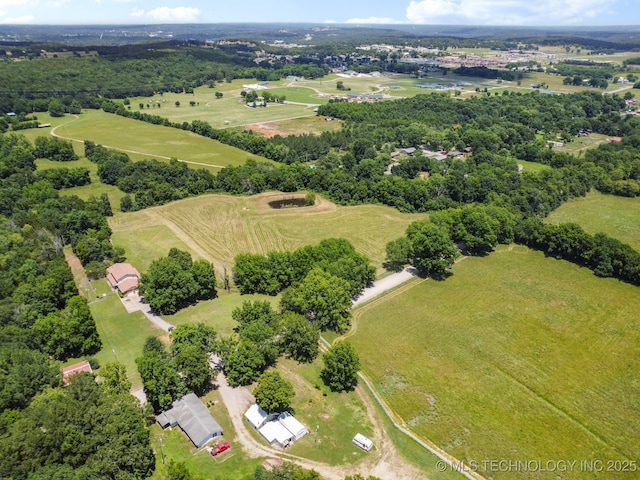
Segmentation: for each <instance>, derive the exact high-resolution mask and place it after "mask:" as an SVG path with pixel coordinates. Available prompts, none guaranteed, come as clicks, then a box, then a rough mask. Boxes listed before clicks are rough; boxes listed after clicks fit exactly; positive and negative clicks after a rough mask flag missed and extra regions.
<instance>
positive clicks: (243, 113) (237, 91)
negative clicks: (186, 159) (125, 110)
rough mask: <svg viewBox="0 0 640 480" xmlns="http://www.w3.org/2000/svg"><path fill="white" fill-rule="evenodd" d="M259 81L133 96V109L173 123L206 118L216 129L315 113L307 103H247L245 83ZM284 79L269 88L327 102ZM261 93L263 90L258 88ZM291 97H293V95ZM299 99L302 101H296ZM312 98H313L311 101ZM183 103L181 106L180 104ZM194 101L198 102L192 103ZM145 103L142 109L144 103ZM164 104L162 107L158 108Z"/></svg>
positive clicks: (279, 92) (292, 98) (245, 80)
mask: <svg viewBox="0 0 640 480" xmlns="http://www.w3.org/2000/svg"><path fill="white" fill-rule="evenodd" d="M254 83H256V81H250V80H247V79H244V80H234V81H233V82H231V83H222V84H217V86H216V88H209V87H199V88H196V89H195V91H194V93H193V94H186V93H165V94H163V95H154V96H153V97H137V98H132V99H131V110H133V111H138V110H139V111H142V112H146V113H149V114H151V115H160V116H162V117H165V118H168V119H169V120H171V121H172V122H179V123H182V122H192V121H193V120H203V121H205V122H208V123H209V124H210V125H211V126H212V127H213V128H227V127H241V126H244V125H248V124H251V123H257V122H268V121H274V120H285V119H289V118H296V117H300V116H313V115H315V113H314V112H313V109H311V108H308V107H307V106H305V105H295V104H287V103H285V104H276V103H270V104H269V105H268V106H267V107H264V108H260V107H259V108H250V107H247V106H246V105H245V100H244V98H243V97H242V95H241V92H242V91H243V90H249V89H248V88H245V87H244V85H252V84H254ZM282 85H283V84H282V82H276V83H275V84H274V85H271V84H269V87H272V86H275V88H269V90H270V91H273V92H274V93H275V92H277V94H278V95H285V97H286V98H287V100H289V101H295V102H297V101H300V102H302V103H312V104H316V105H319V104H320V103H323V102H321V101H320V99H317V98H312V97H310V94H313V93H314V92H313V91H312V90H308V89H304V90H308V92H309V93H307V92H305V91H303V89H300V88H297V87H291V88H288V87H286V86H282ZM216 92H221V93H222V94H223V96H222V98H216V96H215V95H216ZM257 92H258V93H260V90H257ZM290 97H291V98H290ZM297 98H299V99H301V100H296V99H297ZM308 100H309V101H308ZM176 102H180V106H179V107H178V106H176V104H175V103H176ZM191 102H195V103H194V105H193V106H192V105H191ZM141 103H142V104H143V105H144V108H143V109H140V104H141ZM154 105H161V107H154Z"/></svg>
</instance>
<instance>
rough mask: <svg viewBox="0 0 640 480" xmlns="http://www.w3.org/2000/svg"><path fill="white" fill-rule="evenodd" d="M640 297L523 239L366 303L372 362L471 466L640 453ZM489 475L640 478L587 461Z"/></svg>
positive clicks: (416, 416)
mask: <svg viewBox="0 0 640 480" xmlns="http://www.w3.org/2000/svg"><path fill="white" fill-rule="evenodd" d="M638 311H640V295H638V288H637V287H634V286H631V285H627V284H624V283H621V282H618V281H616V280H612V279H601V278H598V277H596V276H594V275H593V274H592V273H591V272H590V271H589V270H587V269H584V268H580V267H577V266H575V265H573V264H570V263H568V262H564V261H559V260H554V259H549V258H545V257H544V255H543V254H542V253H540V252H535V251H532V250H529V249H527V248H526V247H523V246H509V247H500V248H499V249H498V251H497V252H495V253H492V254H491V255H489V256H488V257H485V258H465V259H464V260H463V261H460V262H458V263H457V264H456V265H455V266H454V268H453V276H451V277H450V278H448V279H446V280H445V281H443V282H436V281H433V280H425V281H417V282H415V283H414V284H413V286H412V287H411V288H408V289H403V290H402V291H401V292H400V293H398V294H397V295H391V296H389V297H387V299H386V300H383V301H377V302H373V303H372V304H370V305H369V306H365V307H363V308H362V309H361V310H359V311H356V322H357V329H356V330H355V332H354V334H353V335H352V336H351V337H350V340H351V341H352V342H353V343H354V345H355V347H356V349H357V351H358V352H359V354H360V359H361V363H362V369H363V371H364V373H365V374H366V375H367V376H369V377H370V378H371V379H372V380H373V382H374V384H375V386H376V388H377V390H378V391H379V392H380V393H381V395H382V396H383V398H384V399H385V400H386V401H387V402H388V404H389V405H390V406H391V408H392V409H393V410H394V411H395V412H396V413H397V414H398V415H399V416H400V417H401V418H402V419H403V420H404V422H405V423H406V425H407V426H408V427H410V428H411V429H412V430H414V431H415V432H416V433H418V434H419V435H422V436H424V437H426V438H429V439H430V440H432V441H434V442H435V443H437V444H438V445H439V446H441V447H442V448H444V449H446V450H447V451H448V452H450V453H451V454H453V455H454V456H456V457H457V458H458V459H460V460H464V461H465V462H472V461H475V462H479V463H480V464H482V463H481V462H483V461H485V460H498V461H499V460H507V461H523V462H527V461H541V462H547V461H554V460H555V461H558V460H576V461H578V462H581V461H583V460H585V461H597V460H600V461H602V462H604V463H603V464H604V465H606V464H607V463H606V461H607V460H624V459H629V460H636V459H638V458H640V404H639V403H638V400H637V399H638V398H639V397H640V355H638V344H639V343H640V331H639V330H638V327H640V321H639V317H638V315H637V313H638ZM479 473H480V474H482V475H484V476H485V477H486V478H498V479H510V478H535V479H556V478H632V477H633V478H635V477H634V474H633V473H632V474H629V473H621V474H619V475H617V476H616V474H615V473H612V472H608V473H605V474H604V475H603V472H602V471H600V472H596V473H589V472H586V471H584V469H580V468H576V470H575V471H568V472H563V473H562V474H561V476H558V472H557V471H555V472H553V471H546V472H540V471H538V472H535V473H530V474H523V473H515V472H514V471H511V472H508V471H502V472H501V471H495V470H494V471H489V470H482V469H481V470H480V471H479Z"/></svg>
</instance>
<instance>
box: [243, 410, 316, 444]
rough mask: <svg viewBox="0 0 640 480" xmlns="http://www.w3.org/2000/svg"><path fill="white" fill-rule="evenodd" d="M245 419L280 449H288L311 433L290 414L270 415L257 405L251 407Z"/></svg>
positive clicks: (245, 414)
mask: <svg viewBox="0 0 640 480" xmlns="http://www.w3.org/2000/svg"><path fill="white" fill-rule="evenodd" d="M244 418H245V420H246V421H247V423H248V424H249V425H251V426H252V427H253V428H254V430H257V431H258V433H260V435H262V436H263V437H264V439H265V440H266V441H267V442H269V444H271V445H273V446H274V447H278V448H286V447H287V446H288V445H289V444H290V443H291V442H293V441H295V440H300V439H301V438H302V437H304V436H305V435H306V434H307V433H309V430H308V429H307V427H305V426H304V425H303V424H302V423H300V422H299V421H298V420H296V418H295V417H294V416H293V415H291V414H290V413H289V412H283V413H281V414H277V413H276V414H272V415H269V414H268V413H267V412H265V411H264V410H263V409H262V408H260V406H259V405H258V404H257V403H254V404H253V405H251V407H249V409H248V410H247V411H246V412H245V413H244Z"/></svg>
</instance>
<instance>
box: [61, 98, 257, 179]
mask: <svg viewBox="0 0 640 480" xmlns="http://www.w3.org/2000/svg"><path fill="white" fill-rule="evenodd" d="M187 108H188V107H187ZM160 113H161V112H159V113H158V114H160ZM69 120H70V121H68V122H67V123H64V124H62V125H60V126H59V127H58V128H57V129H56V131H55V133H56V134H57V135H60V136H61V137H63V138H70V139H74V140H75V141H78V142H83V141H84V140H91V141H93V142H96V143H99V144H101V145H104V146H107V147H110V148H115V149H118V150H121V151H124V152H126V153H127V154H137V155H139V156H145V157H146V158H155V159H157V160H168V159H169V158H177V159H179V160H184V161H187V162H191V163H194V164H195V165H194V166H196V167H199V168H202V167H206V166H211V167H213V168H214V169H215V168H217V167H216V166H218V167H219V166H227V165H241V164H243V163H244V162H245V161H246V160H247V159H248V158H253V159H256V160H259V161H268V160H266V159H264V158H262V157H258V156H257V155H252V154H250V153H247V152H244V151H242V150H239V149H237V148H234V147H230V146H228V145H224V144H222V143H220V142H218V141H216V140H211V139H209V138H205V137H201V136H199V135H196V134H195V133H191V132H187V131H184V130H179V129H177V128H171V127H164V126H161V125H152V124H150V123H145V122H141V121H139V120H133V119H130V118H124V117H120V116H118V115H115V114H111V113H106V112H103V111H101V110H85V111H84V112H83V113H82V114H81V115H80V116H79V117H78V119H77V120H72V119H69ZM213 171H215V170H213Z"/></svg>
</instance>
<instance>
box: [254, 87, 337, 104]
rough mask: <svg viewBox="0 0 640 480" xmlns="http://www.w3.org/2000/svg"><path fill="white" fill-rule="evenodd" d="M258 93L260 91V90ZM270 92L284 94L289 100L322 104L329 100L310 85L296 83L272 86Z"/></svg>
mask: <svg viewBox="0 0 640 480" xmlns="http://www.w3.org/2000/svg"><path fill="white" fill-rule="evenodd" d="M258 93H260V91H259V92H258ZM269 93H272V94H274V95H284V96H285V97H286V101H287V102H298V103H308V104H311V105H321V104H324V103H327V102H328V101H329V100H328V99H327V98H326V97H320V96H318V93H317V92H316V91H315V90H313V89H311V88H308V87H299V86H296V85H295V84H294V85H292V86H290V87H280V88H270V89H269Z"/></svg>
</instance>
